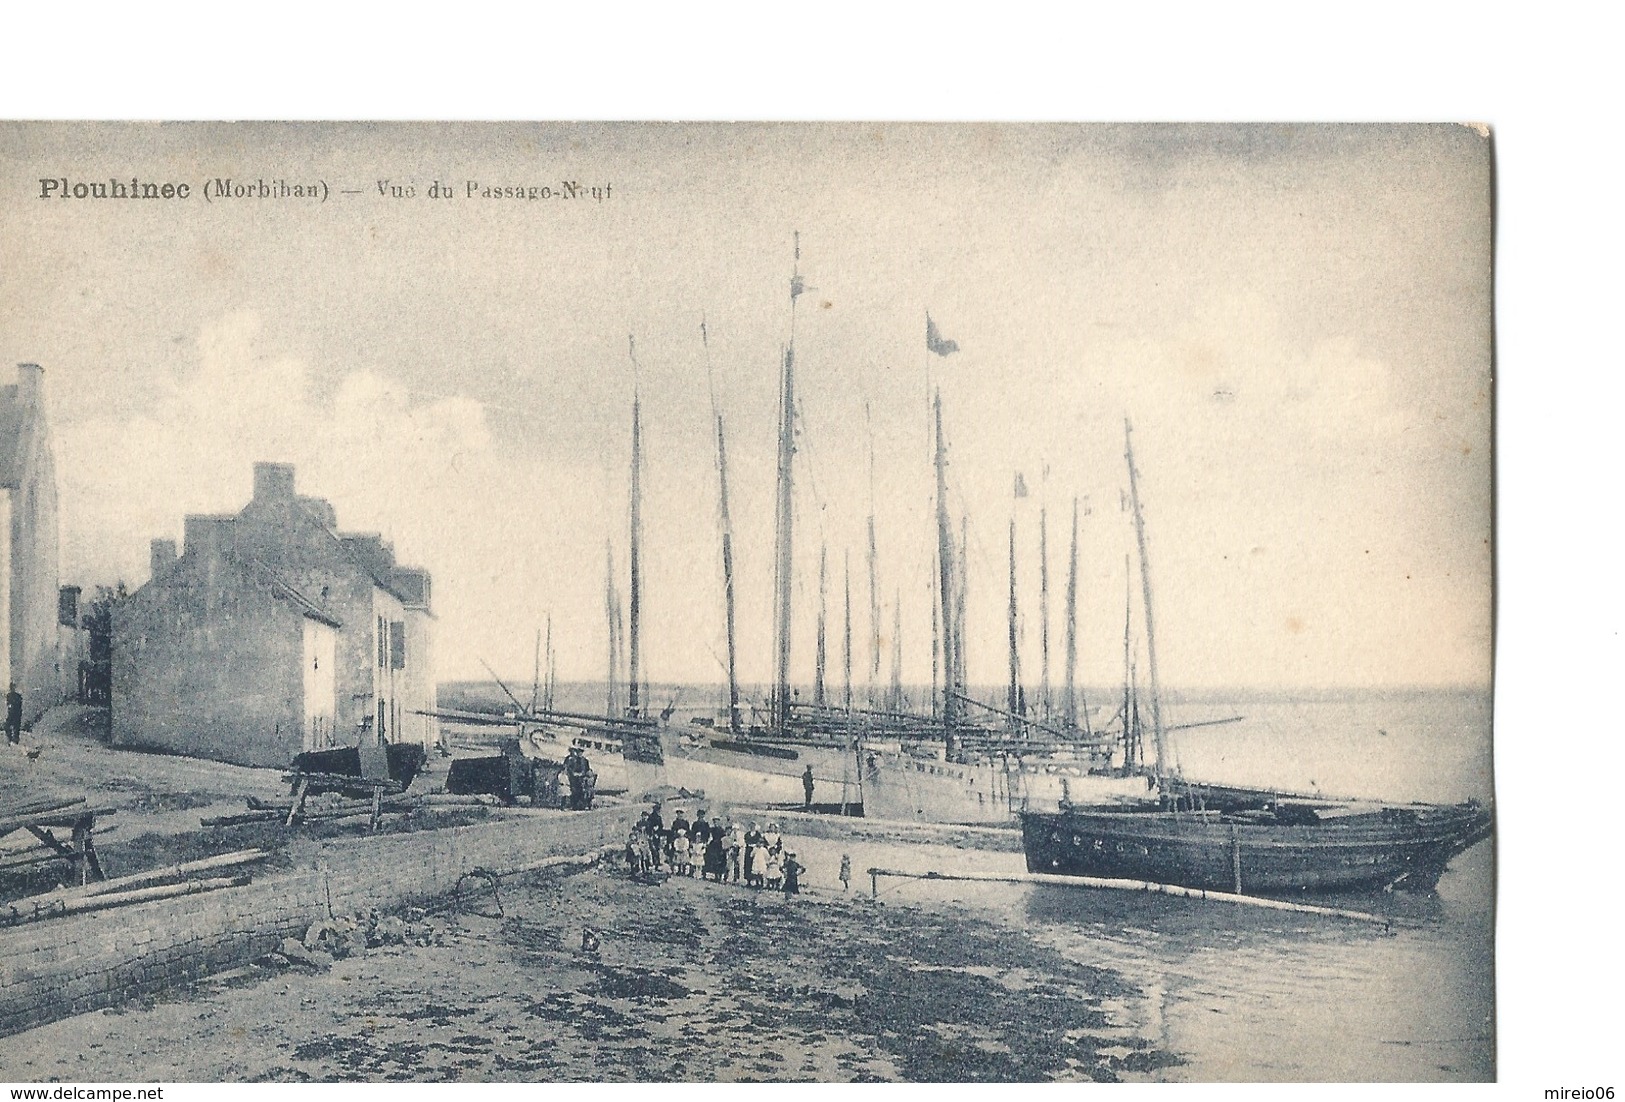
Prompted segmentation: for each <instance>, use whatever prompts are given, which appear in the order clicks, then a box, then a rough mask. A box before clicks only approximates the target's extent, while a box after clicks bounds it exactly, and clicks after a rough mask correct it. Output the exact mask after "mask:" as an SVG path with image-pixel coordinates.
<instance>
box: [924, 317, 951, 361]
mask: <svg viewBox="0 0 1625 1102" xmlns="http://www.w3.org/2000/svg"><path fill="white" fill-rule="evenodd" d="M925 347H926V349H927V351H930V352H935V353H936V354H937V355H939V356H947V355H950V354H951V353H954V352H958V351H959V342H958V341H950V340H945V339H944V338H943V336H942V334H941V333H940V332H938V331H937V323H936V322H934V321H932V320H931V315H930V314H927V315H925Z"/></svg>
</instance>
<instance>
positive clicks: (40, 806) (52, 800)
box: [5, 796, 85, 818]
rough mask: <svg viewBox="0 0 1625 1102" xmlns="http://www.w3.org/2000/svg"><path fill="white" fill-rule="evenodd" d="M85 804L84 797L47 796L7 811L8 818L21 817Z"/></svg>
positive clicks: (14, 805)
mask: <svg viewBox="0 0 1625 1102" xmlns="http://www.w3.org/2000/svg"><path fill="white" fill-rule="evenodd" d="M84 802H85V797H84V796H71V797H63V796H47V797H45V798H43V799H34V800H25V801H24V802H22V803H19V804H12V805H11V806H10V807H9V808H7V809H6V815H5V817H6V818H11V817H13V816H19V815H33V814H35V813H37V812H41V811H60V810H62V809H64V808H69V807H73V806H75V805H77V804H82V803H84Z"/></svg>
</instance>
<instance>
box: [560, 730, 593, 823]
mask: <svg viewBox="0 0 1625 1102" xmlns="http://www.w3.org/2000/svg"><path fill="white" fill-rule="evenodd" d="M591 769H592V766H591V765H590V764H589V763H588V761H587V755H586V754H583V753H582V752H581V747H579V746H572V747H570V752H569V753H568V754H566V755H565V756H564V775H565V778H566V779H568V780H569V782H570V810H571V811H581V810H583V808H584V806H585V803H586V793H587V774H588V772H590V771H591Z"/></svg>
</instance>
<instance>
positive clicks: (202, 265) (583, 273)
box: [0, 124, 1491, 688]
mask: <svg viewBox="0 0 1625 1102" xmlns="http://www.w3.org/2000/svg"><path fill="white" fill-rule="evenodd" d="M131 176H136V177H138V178H140V179H142V180H157V181H165V180H170V181H184V182H189V183H190V184H191V187H192V190H193V193H194V194H193V195H192V196H191V197H190V198H188V199H187V200H184V201H183V200H173V201H168V202H165V201H127V200H100V201H97V200H88V199H87V200H73V199H68V200H61V199H57V198H54V197H52V198H48V199H41V198H40V197H39V196H40V191H41V184H40V180H41V179H42V178H62V177H66V178H67V179H68V180H69V182H70V185H71V184H72V183H74V182H81V181H83V182H90V181H97V182H100V181H105V180H108V179H109V178H120V179H127V178H129V177H131ZM228 177H229V178H230V179H232V180H234V181H236V182H238V183H242V182H244V181H250V182H251V181H258V180H261V179H263V180H265V181H266V182H267V183H268V184H273V185H274V182H275V181H277V180H286V181H287V182H288V183H289V184H290V185H292V184H300V183H309V184H315V185H317V186H318V188H320V187H321V186H325V187H326V189H327V198H326V200H325V201H324V202H310V201H306V200H302V199H258V198H236V199H219V200H212V201H211V200H208V199H205V198H203V197H202V196H201V195H199V194H197V193H198V192H200V191H201V190H202V189H203V188H204V186H205V184H208V183H212V182H213V181H215V180H217V179H225V178H228ZM565 181H575V182H577V183H579V184H580V185H582V186H583V187H584V188H587V189H591V188H593V187H597V188H599V189H600V190H599V192H598V195H599V196H600V198H593V197H592V193H591V191H590V190H589V191H587V192H586V197H584V198H577V199H570V200H563V199H537V200H525V199H513V198H496V197H491V198H486V197H483V196H482V195H481V192H482V191H484V190H485V189H490V188H502V187H530V188H540V187H543V186H546V187H549V188H552V189H555V190H557V189H559V188H560V187H561V184H562V183H563V182H565ZM436 182H438V183H440V184H441V185H444V186H448V187H449V189H450V190H451V193H452V194H451V197H449V198H440V197H431V195H430V191H431V185H432V184H434V183H436ZM471 183H473V185H474V187H473V194H472V195H471V194H470V184H471ZM394 189H400V195H399V197H397V196H396V194H395V191H394ZM605 189H607V193H606V190H605ZM346 191H353V192H356V193H357V194H345V192H346ZM408 191H409V192H410V194H408ZM1489 211H1490V152H1489V141H1488V140H1487V138H1486V137H1485V136H1484V135H1483V134H1482V133H1481V132H1480V131H1478V130H1475V129H1473V128H1470V127H1464V126H1455V125H1436V126H1435V125H1412V126H1347V125H1343V126H1295V127H1294V126H1166V125H1165V126H1108V125H1090V126H1052V125H1036V126H1009V125H974V126H973V125H908V126H905V125H888V124H854V125H829V124H820V125H809V126H798V125H789V124H764V125H743V126H741V125H727V124H702V125H688V126H675V125H624V124H623V125H613V124H583V125H563V124H550V125H518V124H498V125H448V124H435V125H419V124H390V125H361V124H355V125H336V124H302V125H283V126H278V125H269V124H248V125H234V124H202V125H181V124H164V125H156V124H140V125H135V124H131V125H80V124H63V125H54V124H5V125H0V235H3V237H4V239H5V240H6V241H7V242H8V255H9V256H10V258H11V260H10V262H9V263H8V264H7V265H6V266H4V268H3V270H0V356H3V357H4V358H5V360H6V362H8V363H16V362H22V361H29V362H38V363H40V364H42V365H44V367H45V369H46V380H47V389H48V393H49V401H50V408H51V416H52V420H53V428H54V433H55V440H56V446H57V451H58V461H59V477H60V481H61V494H62V505H61V513H62V532H63V577H64V580H65V581H69V582H76V583H78V584H81V585H85V586H87V587H88V586H93V585H96V584H105V583H108V582H111V581H113V580H115V579H122V580H124V581H125V582H126V583H128V584H129V585H131V586H132V587H133V586H136V585H139V584H141V583H143V582H144V581H145V580H146V574H147V565H146V564H147V561H148V544H149V542H150V540H151V539H152V538H154V537H160V536H168V537H172V538H179V537H180V535H181V529H182V525H183V518H184V516H185V515H186V514H188V513H201V512H220V511H234V510H235V509H237V508H240V507H241V505H242V504H243V503H244V502H245V501H246V500H247V497H248V495H249V492H250V488H251V466H252V464H253V462H255V461H256V460H277V461H283V462H291V463H293V464H295V465H296V468H297V472H298V473H297V480H298V488H299V491H300V492H301V493H305V494H311V495H316V496H321V497H326V498H328V499H329V500H331V501H332V502H333V504H334V506H335V508H336V509H337V512H338V516H339V521H340V526H341V527H342V528H343V529H345V530H351V531H377V532H381V533H382V534H383V535H384V536H385V537H386V538H388V539H390V540H392V541H393V542H394V544H395V547H396V551H397V554H398V556H399V557H400V559H401V560H402V561H404V562H408V563H412V564H415V565H420V566H423V567H425V568H427V569H428V570H430V571H431V572H432V574H433V576H434V602H435V612H436V615H437V617H438V622H437V642H436V650H437V659H438V663H439V672H440V676H441V677H442V678H443V679H453V678H463V677H477V676H481V675H482V674H483V664H484V663H487V662H488V663H490V664H491V665H492V666H493V667H495V668H496V669H497V670H498V671H499V672H501V673H502V674H503V675H504V676H512V677H528V676H529V673H530V666H531V662H532V653H533V645H534V640H535V633H536V631H537V630H538V629H539V628H541V627H542V626H543V624H544V623H546V622H547V620H548V618H549V617H551V621H552V630H553V637H554V640H555V644H556V646H557V648H558V652H559V655H558V670H559V675H560V676H561V677H562V678H566V679H598V678H601V677H602V676H603V675H604V667H605V661H606V637H605V632H606V628H605V624H604V612H603V608H604V584H605V548H606V541H607V542H608V543H609V544H611V545H612V547H613V555H614V559H615V563H616V568H617V571H616V573H617V580H618V583H619V584H620V586H621V587H622V589H623V591H624V589H625V584H626V580H625V576H624V575H625V572H626V544H627V486H628V472H629V461H630V455H629V452H630V436H631V407H632V399H633V394H634V390H636V392H637V393H638V394H639V395H640V397H641V407H642V411H643V436H644V452H645V469H644V526H645V530H644V549H643V562H644V568H645V584H644V662H645V666H646V668H647V669H648V671H649V675H650V677H651V678H652V679H653V680H656V681H690V682H707V683H710V682H715V681H716V680H718V679H719V677H720V676H721V670H722V666H721V658H720V656H721V654H722V653H723V651H724V647H725V640H724V634H723V611H722V610H723V605H722V587H721V569H720V554H719V539H718V525H717V490H716V486H717V477H716V459H715V438H714V434H713V432H712V422H711V408H712V407H711V403H712V394H713V393H714V395H715V401H716V403H717V405H718V408H719V409H720V410H721V412H722V413H723V415H724V417H725V420H726V425H727V432H728V450H729V478H730V491H731V494H732V501H731V507H732V514H733V518H734V524H735V540H736V560H737V565H738V591H739V625H740V626H739V632H738V641H739V648H740V666H741V676H742V677H743V678H744V679H745V680H747V681H752V682H761V681H765V680H766V679H767V678H769V677H770V675H771V643H772V624H771V611H770V609H771V606H770V591H771V585H772V540H773V493H774V462H775V458H774V457H775V444H776V432H777V424H776V398H777V390H778V365H779V359H780V354H781V349H782V348H783V347H784V345H785V343H786V342H787V341H788V340H789V338H790V336H791V302H790V297H789V283H790V276H791V272H792V269H793V267H794V266H796V265H797V263H798V262H797V261H796V258H795V255H794V245H793V242H794V240H795V237H796V235H798V234H799V241H800V259H799V272H800V274H801V276H802V277H803V280H804V282H805V284H806V286H807V287H808V288H809V290H808V291H807V293H806V294H804V295H803V296H802V297H801V298H799V299H798V300H797V302H796V313H795V330H794V340H795V348H796V354H797V370H798V377H797V390H798V393H799V396H800V409H799V411H798V412H799V418H798V438H797V442H798V453H797V468H796V474H797V485H796V517H797V523H796V545H795V597H794V601H795V604H794V626H795V631H794V640H795V642H794V653H795V657H794V659H793V663H792V666H793V672H794V676H795V677H796V678H797V679H798V680H800V681H802V682H807V681H810V680H811V677H812V667H813V635H814V631H815V621H816V617H817V609H818V603H819V584H818V559H819V552H820V548H821V547H822V548H825V549H827V556H828V562H829V577H828V581H827V583H826V589H827V594H828V598H827V608H828V615H829V637H830V639H831V641H832V643H831V649H830V668H831V670H832V671H834V670H838V669H839V664H840V647H839V640H840V638H841V635H842V631H841V609H842V604H843V585H844V581H845V577H846V575H847V572H848V570H849V571H850V578H851V587H852V594H853V597H852V604H853V615H854V625H853V634H854V637H855V638H856V640H857V641H858V642H857V649H858V654H857V657H856V658H855V662H854V664H855V665H856V666H857V668H858V674H857V678H858V680H859V682H860V684H861V683H862V681H863V680H864V679H865V678H866V676H867V667H868V642H867V640H868V639H869V627H870V625H869V593H868V565H867V560H866V536H865V524H866V519H867V517H868V516H869V514H870V512H871V510H872V512H873V514H874V516H875V520H876V529H877V547H878V570H877V574H878V585H879V590H880V593H881V598H882V605H883V608H882V615H881V628H882V635H883V636H884V639H883V643H882V646H883V655H884V657H883V659H882V677H883V678H884V677H885V676H886V673H887V671H888V670H889V664H890V636H891V626H892V622H893V607H894V606H900V608H901V622H902V643H903V652H904V670H903V673H904V677H905V679H906V680H908V681H910V682H913V683H920V682H926V681H928V680H929V678H930V661H931V626H930V609H931V600H932V593H931V588H930V586H931V579H932V574H931V555H932V552H933V547H934V538H935V537H934V528H933V521H932V510H933V508H934V500H933V472H932V469H931V456H932V451H931V440H930V436H929V395H930V394H931V393H932V392H933V389H935V388H940V393H941V396H942V403H943V417H944V424H945V429H946V434H947V439H948V449H949V451H948V454H949V467H948V481H949V485H950V495H949V498H950V505H951V507H952V510H953V512H954V513H955V515H956V517H958V516H963V517H964V518H965V525H966V532H967V538H968V543H969V600H968V612H967V625H966V646H967V651H968V656H969V665H970V671H969V672H970V677H971V680H972V681H973V682H979V683H986V684H997V683H1000V682H1002V681H1003V680H1004V679H1005V678H1006V677H1007V676H1008V674H1007V661H1008V659H1007V646H1006V635H1007V628H1006V615H1007V606H1008V601H1009V576H1008V556H1009V547H1008V542H1007V541H1008V539H1009V526H1010V524H1011V522H1012V519H1013V520H1014V523H1015V531H1016V541H1017V556H1016V558H1017V562H1016V576H1017V591H1018V604H1019V606H1020V610H1021V627H1020V639H1021V653H1022V665H1023V677H1024V680H1025V681H1027V682H1029V683H1036V682H1037V680H1038V677H1039V671H1040V666H1041V664H1042V659H1041V654H1040V647H1041V634H1042V630H1041V629H1042V622H1041V616H1040V604H1039V588H1040V586H1039V578H1040V556H1039V542H1038V530H1039V524H1040V515H1042V516H1043V517H1044V518H1045V520H1046V522H1047V529H1048V556H1049V588H1050V602H1049V603H1050V613H1051V618H1050V633H1051V646H1052V658H1051V677H1052V680H1054V681H1056V682H1058V681H1059V679H1060V666H1061V662H1060V653H1061V645H1060V639H1061V638H1062V634H1061V633H1062V631H1063V630H1064V629H1063V624H1062V620H1061V616H1062V610H1063V607H1064V604H1063V595H1064V591H1065V579H1066V570H1067V553H1068V546H1067V542H1068V539H1069V536H1070V528H1071V510H1072V504H1073V501H1074V499H1076V500H1077V501H1078V503H1079V513H1080V519H1079V535H1080V544H1081V546H1080V556H1079V557H1080V565H1079V667H1080V677H1081V678H1082V679H1083V680H1084V681H1085V682H1086V683H1089V684H1093V685H1107V684H1112V683H1114V682H1115V681H1116V680H1117V679H1119V678H1120V677H1121V666H1122V636H1123V622H1124V612H1125V609H1124V605H1125V591H1126V590H1129V591H1132V592H1133V594H1134V595H1133V597H1132V602H1133V606H1134V607H1133V610H1132V616H1133V618H1134V619H1135V620H1136V621H1137V622H1143V609H1142V608H1141V607H1140V604H1141V601H1140V598H1139V596H1138V592H1139V577H1138V574H1137V573H1132V571H1133V568H1132V564H1131V563H1130V564H1129V565H1127V566H1126V563H1125V560H1126V557H1127V556H1130V555H1131V554H1132V553H1133V542H1132V529H1131V523H1130V519H1129V517H1128V515H1127V514H1126V513H1125V512H1124V511H1123V509H1122V492H1123V490H1124V489H1125V487H1126V479H1125V463H1124V421H1125V418H1128V419H1130V420H1132V423H1133V441H1134V448H1135V459H1136V467H1137V469H1138V471H1139V474H1140V492H1141V497H1142V501H1143V504H1144V512H1145V518H1146V527H1147V536H1148V542H1149V561H1150V573H1151V580H1152V583H1153V593H1154V604H1155V612H1156V637H1157V645H1158V659H1159V665H1160V667H1161V672H1162V677H1163V680H1164V682H1165V683H1168V684H1172V685H1176V686H1189V687H1194V688H1231V687H1235V688H1243V687H1245V688H1293V687H1327V686H1333V685H1338V686H1388V685H1412V684H1452V685H1454V684H1468V685H1487V683H1488V680H1489V671H1490V656H1491V648H1490V638H1491V634H1490V626H1491V573H1490V562H1491V558H1490V544H1489V537H1490V500H1491V496H1490V489H1491V458H1490V447H1489V444H1490V433H1491V420H1490V394H1491V374H1490V371H1491V345H1490V320H1491V315H1490V295H1491V282H1490V255H1491V251H1490V250H1491V237H1490V215H1489ZM928 311H929V313H930V315H931V317H932V318H933V319H934V320H935V321H936V322H937V324H938V326H939V327H940V329H941V331H942V333H943V335H944V336H946V337H948V338H951V339H952V340H953V341H955V342H957V344H958V346H959V351H958V352H956V353H954V354H953V355H950V356H947V357H937V356H933V355H931V354H930V353H929V352H928V351H927V350H926V348H925V340H924V330H925V317H926V314H927V312H928ZM702 320H703V322H704V324H705V328H706V333H707V335H708V348H707V345H706V344H702V342H701V339H700V334H701V322H702ZM629 335H630V336H631V337H633V338H634V339H635V342H636V344H635V348H636V356H635V364H634V359H633V357H632V356H631V355H629V346H628V337H629ZM708 352H709V357H708V355H707V353H708ZM708 358H709V369H708ZM871 449H872V455H873V461H872V473H871V461H870V455H871ZM1018 474H1019V475H1020V476H1021V479H1022V481H1023V482H1024V483H1025V485H1026V487H1027V488H1028V493H1027V495H1026V496H1025V497H1023V498H1019V499H1017V498H1016V497H1014V495H1013V493H1012V488H1013V485H1014V483H1015V480H1016V476H1017V475H1018ZM848 563H849V564H850V565H849V566H848ZM1131 574H1132V576H1130V575H1131ZM1135 630H1136V635H1143V630H1142V629H1141V628H1140V627H1138V623H1137V626H1136V629H1135ZM832 676H837V677H838V676H839V675H838V674H833V675H832Z"/></svg>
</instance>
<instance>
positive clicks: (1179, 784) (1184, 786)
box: [1021, 419, 1493, 894]
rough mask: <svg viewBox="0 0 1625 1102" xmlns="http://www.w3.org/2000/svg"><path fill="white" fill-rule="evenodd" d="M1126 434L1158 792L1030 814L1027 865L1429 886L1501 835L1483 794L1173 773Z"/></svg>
mask: <svg viewBox="0 0 1625 1102" xmlns="http://www.w3.org/2000/svg"><path fill="white" fill-rule="evenodd" d="M1123 433H1124V441H1125V458H1126V460H1127V462H1128V477H1129V495H1130V500H1131V502H1132V504H1133V507H1134V528H1135V542H1136V544H1137V546H1138V549H1139V555H1140V580H1141V589H1142V597H1143V605H1142V607H1143V609H1144V613H1145V642H1146V660H1147V667H1148V669H1147V673H1148V675H1149V678H1150V686H1149V688H1150V706H1151V726H1152V736H1153V739H1154V745H1155V752H1156V765H1155V769H1156V772H1155V777H1154V779H1155V781H1156V784H1157V789H1158V792H1157V798H1156V799H1155V800H1149V799H1148V800H1146V801H1145V802H1143V803H1142V804H1141V805H1140V806H1138V807H1135V808H1131V809H1123V810H1110V811H1107V810H1101V809H1098V808H1082V807H1076V806H1063V807H1062V808H1061V809H1060V810H1059V811H1057V812H1054V813H1049V812H1036V811H1025V812H1023V813H1022V815H1021V831H1022V845H1023V848H1024V850H1025V852H1026V857H1027V868H1028V871H1030V872H1044V873H1059V874H1061V875H1068V876H1088V877H1104V878H1114V879H1129V880H1142V881H1153V882H1159V883H1168V884H1178V885H1181V886H1184V887H1190V888H1202V889H1208V890H1215V891H1232V892H1236V893H1238V894H1240V893H1244V892H1250V893H1259V892H1272V893H1281V892H1294V891H1356V890H1369V889H1382V888H1396V887H1401V888H1415V889H1423V890H1425V889H1431V888H1432V887H1433V886H1434V885H1435V884H1437V882H1438V879H1439V876H1440V875H1441V874H1442V873H1443V872H1444V870H1445V867H1446V866H1447V865H1448V864H1449V863H1450V861H1451V860H1452V859H1453V858H1455V857H1456V856H1457V855H1458V854H1460V853H1463V852H1465V851H1466V850H1467V849H1469V848H1471V847H1472V846H1474V845H1476V844H1477V843H1478V842H1480V841H1482V840H1483V839H1484V838H1486V837H1488V836H1489V835H1490V833H1491V832H1492V830H1493V815H1492V812H1491V810H1490V809H1489V808H1487V807H1485V806H1484V805H1482V804H1480V803H1479V802H1478V801H1477V800H1469V801H1467V802H1466V803H1461V804H1455V805H1451V806H1442V805H1433V804H1397V805H1396V804H1381V803H1375V802H1363V801H1351V800H1328V799H1323V798H1318V797H1307V796H1293V795H1288V794H1282V793H1274V792H1264V791H1250V790H1245V789H1237V788H1230V787H1220V786H1215V785H1199V784H1191V783H1188V782H1186V781H1185V780H1184V779H1183V778H1181V777H1180V776H1178V774H1177V772H1175V771H1173V770H1171V769H1170V766H1169V753H1168V737H1167V736H1168V729H1167V728H1166V727H1165V726H1164V724H1163V719H1162V710H1161V703H1160V694H1159V686H1158V681H1157V659H1156V646H1155V635H1154V632H1153V629H1152V614H1151V610H1152V603H1151V578H1150V571H1149V568H1148V555H1147V551H1146V537H1145V519H1144V516H1143V514H1142V513H1141V511H1140V498H1139V482H1138V473H1137V472H1136V470H1135V467H1134V445H1133V437H1132V429H1131V427H1130V425H1129V423H1128V421H1127V420H1126V419H1125V420H1124V422H1123ZM1127 720H1128V716H1127V714H1125V722H1127Z"/></svg>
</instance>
